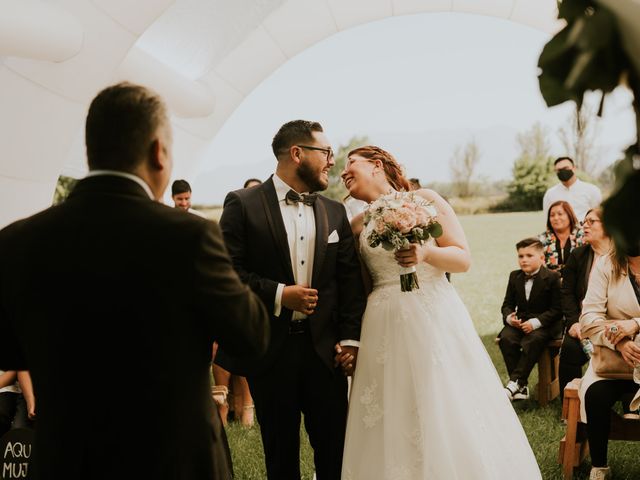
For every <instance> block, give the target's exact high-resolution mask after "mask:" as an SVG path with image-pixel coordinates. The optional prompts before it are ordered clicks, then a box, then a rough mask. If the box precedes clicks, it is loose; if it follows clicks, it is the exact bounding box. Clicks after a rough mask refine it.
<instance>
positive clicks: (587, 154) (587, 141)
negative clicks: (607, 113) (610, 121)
mask: <svg viewBox="0 0 640 480" xmlns="http://www.w3.org/2000/svg"><path fill="white" fill-rule="evenodd" d="M558 136H559V137H560V142H561V143H562V146H563V147H564V150H565V152H566V155H567V156H568V157H571V159H572V160H573V162H574V163H575V165H576V167H578V169H579V170H582V171H583V172H586V173H587V174H589V175H591V176H593V175H594V174H595V172H596V170H597V169H598V164H599V162H600V160H599V158H598V156H597V153H596V151H595V140H596V137H597V136H598V118H597V113H596V110H595V108H593V107H591V106H589V105H588V104H587V103H586V102H585V103H583V104H582V106H581V107H579V108H578V107H576V109H575V110H573V113H572V114H571V116H570V117H569V118H568V120H567V126H566V127H561V128H560V130H559V131H558Z"/></svg>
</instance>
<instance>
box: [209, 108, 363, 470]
mask: <svg viewBox="0 0 640 480" xmlns="http://www.w3.org/2000/svg"><path fill="white" fill-rule="evenodd" d="M272 148H273V153H274V154H275V156H276V158H277V160H278V165H277V168H276V172H275V175H273V176H272V177H271V178H270V179H269V180H267V181H266V182H264V183H263V184H262V185H259V186H257V187H254V188H249V189H243V190H237V191H235V192H231V193H229V194H228V195H227V198H226V200H225V204H224V211H223V214H222V218H221V219H220V226H221V227H222V231H223V234H224V238H225V242H226V244H227V248H228V250H229V253H230V255H231V257H232V260H233V263H234V265H235V268H236V270H237V271H238V273H239V275H240V277H241V278H242V279H243V280H244V281H245V282H247V283H248V284H249V285H250V286H251V288H252V289H253V290H254V291H255V292H256V293H257V294H258V295H259V296H260V298H261V299H262V301H263V302H264V304H265V305H266V306H267V309H268V310H269V311H270V312H271V332H272V336H271V342H270V344H269V348H268V350H267V355H266V358H265V359H264V361H263V362H262V365H261V367H260V368H258V369H255V368H249V366H248V365H245V364H243V363H242V362H241V361H239V360H238V359H235V358H232V357H229V356H227V355H226V353H228V352H224V351H222V352H220V353H219V356H218V357H216V363H220V365H222V366H223V367H225V368H227V369H228V370H230V371H232V372H234V373H238V374H242V375H246V376H247V377H248V380H249V386H250V388H251V393H252V395H253V398H254V402H255V405H256V413H257V415H258V421H259V423H260V428H261V432H262V441H263V445H264V451H265V456H266V464H267V474H268V478H269V479H270V480H299V479H300V460H299V450H300V418H301V414H304V422H305V427H306V430H307V432H308V434H309V440H310V443H311V446H312V447H313V449H314V461H315V467H316V474H317V478H318V480H339V479H340V470H341V465H342V448H343V445H344V435H345V426H346V415H347V381H346V378H345V376H344V375H343V374H342V372H341V371H340V369H338V368H336V366H335V364H334V357H333V355H334V350H335V349H336V345H338V344H339V345H340V346H339V347H338V349H341V350H342V351H343V354H344V355H351V356H352V357H353V359H354V360H353V363H355V358H356V356H357V346H358V340H359V339H360V321H361V316H362V313H363V311H364V302H365V298H364V289H363V285H362V279H361V276H360V265H359V261H358V258H357V255H356V251H355V248H354V240H353V235H352V232H351V228H350V226H349V221H348V220H347V215H346V211H345V209H344V206H343V205H342V204H340V203H338V202H335V201H333V200H329V199H327V198H326V197H323V196H319V195H317V194H316V193H313V192H316V191H319V190H325V189H326V188H327V186H328V184H329V180H328V171H329V169H330V168H331V167H332V166H333V165H334V160H333V151H332V150H331V145H330V144H329V141H328V140H327V137H326V136H325V135H324V133H323V130H322V127H321V126H320V124H319V123H316V122H309V121H305V120H294V121H291V122H288V123H286V124H284V125H283V126H282V127H281V128H280V130H279V131H278V133H276V135H275V137H274V139H273V143H272ZM347 358H351V357H347Z"/></svg>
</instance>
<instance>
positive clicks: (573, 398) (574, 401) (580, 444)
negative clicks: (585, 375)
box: [558, 378, 589, 480]
mask: <svg viewBox="0 0 640 480" xmlns="http://www.w3.org/2000/svg"><path fill="white" fill-rule="evenodd" d="M581 382H582V380H581V379H580V378H575V379H573V380H571V381H570V382H569V383H568V384H567V386H566V387H565V388H564V397H563V400H562V418H563V419H564V420H566V422H567V429H566V432H565V435H564V437H562V440H560V451H559V456H558V463H560V464H561V465H562V477H563V478H564V479H565V480H566V479H571V478H573V469H574V467H577V466H579V465H580V463H582V461H583V460H584V458H585V457H586V456H587V453H588V452H589V443H588V442H587V429H586V426H585V424H584V423H582V422H580V398H579V397H578V390H580V383H581Z"/></svg>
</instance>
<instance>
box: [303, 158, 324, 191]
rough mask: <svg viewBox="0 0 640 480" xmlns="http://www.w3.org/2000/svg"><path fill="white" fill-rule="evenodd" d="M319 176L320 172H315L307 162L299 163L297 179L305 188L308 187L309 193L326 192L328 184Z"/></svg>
mask: <svg viewBox="0 0 640 480" xmlns="http://www.w3.org/2000/svg"><path fill="white" fill-rule="evenodd" d="M321 175H322V170H321V171H319V172H318V171H315V170H313V168H312V166H311V165H310V164H309V162H306V161H304V160H303V161H302V162H300V166H299V167H298V178H299V179H300V180H302V181H303V182H304V183H305V185H306V186H307V187H309V191H310V192H318V191H321V190H326V189H327V187H328V186H329V182H328V181H327V182H325V181H324V180H323V178H322V177H321Z"/></svg>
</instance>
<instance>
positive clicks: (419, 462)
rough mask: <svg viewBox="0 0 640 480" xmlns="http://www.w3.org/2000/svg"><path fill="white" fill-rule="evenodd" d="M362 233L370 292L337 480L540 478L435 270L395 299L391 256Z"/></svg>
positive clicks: (489, 368) (466, 322)
mask: <svg viewBox="0 0 640 480" xmlns="http://www.w3.org/2000/svg"><path fill="white" fill-rule="evenodd" d="M371 224H373V222H371ZM371 224H370V225H371ZM367 234H368V231H367V230H366V229H365V231H363V232H362V234H361V235H360V246H361V254H362V255H361V256H362V258H363V261H364V262H365V264H366V266H367V268H368V270H369V272H370V274H371V277H372V280H373V285H374V286H373V291H372V292H371V294H370V295H369V298H368V302H367V308H366V311H365V314H364V317H363V321H362V334H361V338H360V342H361V347H360V351H359V354H358V363H357V367H356V373H355V376H354V379H353V384H352V389H351V395H350V401H349V416H348V422H347V434H346V440H345V450H344V460H343V467H342V478H343V480H427V479H428V480H455V479H460V480H484V479H496V480H504V479H510V478H517V479H518V480H530V479H540V478H541V475H540V470H539V468H538V466H537V464H536V459H535V457H534V455H533V452H532V451H531V447H530V446H529V443H528V441H527V437H526V436H525V433H524V431H523V429H522V426H521V425H520V421H519V419H518V417H517V415H516V414H515V412H514V410H513V407H512V406H511V404H510V402H509V400H508V399H507V396H506V395H505V393H504V389H503V386H502V384H501V382H500V379H499V378H498V375H497V373H496V371H495V369H494V367H493V364H492V363H491V359H490V358H489V355H488V354H487V352H486V350H485V348H484V346H483V345H482V342H481V341H480V338H479V337H478V335H477V333H476V331H475V329H474V327H473V324H472V322H471V318H470V317H469V313H468V312H467V309H466V307H465V306H464V304H463V303H462V301H461V300H460V297H459V296H458V294H457V293H456V291H455V290H454V288H453V286H452V285H451V284H450V283H449V282H448V281H447V279H446V277H445V274H444V272H442V271H440V270H437V269H436V268H434V267H432V266H430V265H427V264H422V265H420V266H418V271H417V274H418V279H419V283H420V288H419V289H418V290H414V291H412V292H401V291H400V281H399V275H400V273H399V268H400V267H399V266H398V264H397V263H396V262H395V261H394V257H393V254H392V252H389V251H386V250H384V249H383V248H382V247H381V246H378V247H377V248H371V247H369V246H368V245H367V242H366V241H365V240H364V239H365V238H366V236H367ZM487 288H491V286H490V285H487Z"/></svg>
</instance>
